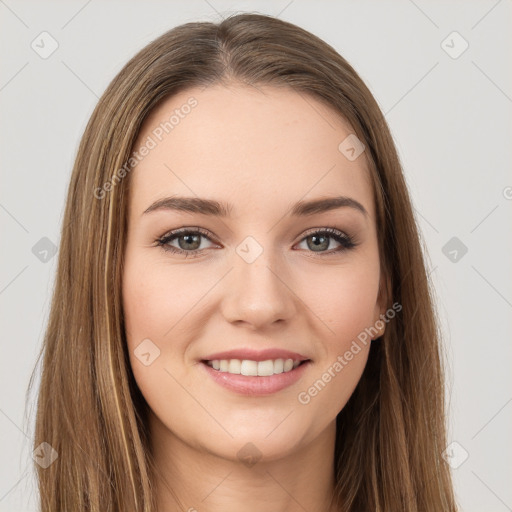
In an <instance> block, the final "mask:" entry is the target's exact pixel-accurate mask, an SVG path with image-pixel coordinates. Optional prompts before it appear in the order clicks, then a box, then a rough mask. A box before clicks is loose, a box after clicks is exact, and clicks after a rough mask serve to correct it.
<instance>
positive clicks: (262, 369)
mask: <svg viewBox="0 0 512 512" xmlns="http://www.w3.org/2000/svg"><path fill="white" fill-rule="evenodd" d="M309 361H310V359H302V360H301V359H292V358H287V359H284V358H277V359H266V360H264V361H255V360H252V359H213V360H208V359H203V360H202V361H201V362H202V363H203V364H205V365H207V366H209V367H210V368H212V369H213V370H215V371H216V372H219V373H228V374H231V375H245V376H247V377H270V376H272V375H279V374H281V373H289V372H291V371H293V370H295V369H296V368H297V367H299V366H301V365H304V364H306V363H307V362H309Z"/></svg>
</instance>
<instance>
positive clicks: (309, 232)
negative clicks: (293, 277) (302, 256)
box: [158, 226, 353, 243]
mask: <svg viewBox="0 0 512 512" xmlns="http://www.w3.org/2000/svg"><path fill="white" fill-rule="evenodd" d="M329 230H334V233H333V232H332V231H329ZM323 232H327V235H329V236H331V237H333V236H334V235H336V234H338V235H339V236H341V237H346V238H348V239H352V238H353V237H352V236H351V235H349V234H348V233H346V232H345V231H343V230H341V229H339V228H333V227H330V226H323V227H313V228H309V229H308V230H306V231H305V232H304V233H303V234H302V237H301V238H300V240H299V242H302V240H304V238H306V237H307V236H309V235H312V234H315V233H323ZM187 233H193V234H199V235H201V236H204V237H205V238H208V239H209V240H210V242H213V243H216V242H215V237H213V236H211V233H210V231H209V230H206V229H204V228H199V227H190V228H189V227H187V228H178V229H175V230H171V231H168V232H167V233H165V234H164V235H162V236H161V237H159V238H158V240H159V241H161V240H166V239H173V238H177V237H179V236H180V235H182V234H187ZM168 241H169V240H167V242H168Z"/></svg>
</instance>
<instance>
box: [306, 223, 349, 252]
mask: <svg viewBox="0 0 512 512" xmlns="http://www.w3.org/2000/svg"><path fill="white" fill-rule="evenodd" d="M331 240H335V241H336V242H338V243H339V244H340V247H338V248H337V249H334V250H331V251H328V252H327V251H325V250H324V249H328V248H329V246H330V245H331V244H330V242H331ZM303 242H306V245H307V248H308V249H311V252H316V253H320V254H321V255H322V256H323V255H325V256H328V255H332V254H334V253H339V252H343V251H346V250H348V249H352V247H355V246H356V245H357V244H356V243H355V241H354V240H353V239H352V238H351V237H350V236H348V235H346V234H345V233H343V232H342V231H338V230H337V229H334V228H324V229H322V230H316V231H312V232H309V234H307V235H306V237H305V238H303V239H302V240H301V243H303Z"/></svg>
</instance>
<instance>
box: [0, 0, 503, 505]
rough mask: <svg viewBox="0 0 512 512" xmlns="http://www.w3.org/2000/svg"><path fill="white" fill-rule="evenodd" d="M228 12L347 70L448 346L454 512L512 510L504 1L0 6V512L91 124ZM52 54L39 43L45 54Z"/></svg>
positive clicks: (13, 487)
mask: <svg viewBox="0 0 512 512" xmlns="http://www.w3.org/2000/svg"><path fill="white" fill-rule="evenodd" d="M233 11H257V12H263V13H268V14H273V15H279V17H280V18H281V19H284V20H287V21H291V22H292V23H296V24H298V25H299V26H302V27H304V28H305V29H307V30H309V31H311V32H313V33H315V34H316V35H318V36H320V37H321V38H323V39H324V40H325V41H327V42H328V43H330V44H331V45H332V46H334V47H335V48H336V49H337V50H338V51H339V52H340V53H341V54H342V55H343V56H344V57H345V58H346V59H347V60H348V61H349V62H350V63H351V64H352V65H353V66H354V67H355V69H356V70H357V71H358V72H359V73H360V75H361V77H362V78H363V80H365V81H366V83H367V84H368V86H369V88H370V90H371V91H372V93H373V94H374V95H375V97H376V99H377V101H378V102H379V105H380V106H381V108H382V109H383V111H384V112H385V114H386V118H387V120H388V122H389V124H390V127H391V130H392V132H393V136H394V137H395V140H396V144H397V147H398V150H399V153H400V157H401V159H402V162H403V165H404V169H405V173H406V179H407V182H408V184H409V187H410V191H411V194H412V198H413V202H414V205H415V208H416V213H417V216H418V222H419V225H420V228H421V232H422V236H423V240H424V244H425V250H426V251H427V253H428V261H429V268H430V271H431V275H432V277H433V280H434V283H435V288H436V293H437V302H438V308H439V314H440V317H441V320H442V328H443V331H444V334H445V342H446V349H447V357H448V361H447V362H448V366H449V379H448V382H447V390H446V393H447V397H448V400H449V406H450V434H449V438H450V441H451V442H455V443H456V444H454V445H452V446H451V449H450V450H449V451H448V452H447V457H448V459H449V460H450V463H451V464H452V465H453V467H454V471H453V474H454V479H455V485H456V492H457V496H458V500H459V502H460V505H461V509H462V510H464V511H468V512H473V511H475V512H477V511H478V512H482V511H485V512H493V511H496V512H503V511H506V510H512V487H511V486H510V481H512V480H511V477H512V475H511V468H510V459H511V455H512V441H511V437H510V426H511V423H512V404H511V401H512V386H511V381H510V356H511V352H512V347H511V343H510V339H511V332H512V329H511V327H512V315H511V313H512V279H511V268H510V259H511V258H510V254H511V252H512V251H511V246H512V238H511V236H510V234H511V230H510V228H511V210H512V175H511V173H510V164H511V161H512V158H511V152H512V150H511V146H512V144H511V142H512V138H511V135H512V133H511V132H512V126H511V115H510V114H511V110H512V99H511V98H512V71H511V67H510V63H511V62H512V55H511V54H512V35H511V34H512V31H511V30H510V28H511V26H512V23H511V22H512V5H511V1H510V0H499V1H496V0H492V1H479V2H475V1H464V2H462V1H459V2H455V1H452V2H440V1H438V2H433V1H429V2H427V1H426V0H421V1H420V0H415V1H413V0H400V1H399V0H397V1H393V2H390V1H387V2H384V1H379V2H376V1H373V2H368V1H358V2H355V1H339V2H336V3H334V2H318V1H316V2H311V1H310V2H304V1H300V0H292V1H291V2H290V0H284V1H278V2H273V3H271V2H256V1H245V2H241V1H239V2H228V1H222V0H208V1H206V0H196V1H190V2H180V3H178V2H172V1H167V2H156V1H145V2H142V1H131V2H126V1H125V2H114V1H108V2H107V1H103V2H100V1H99V0H92V1H80V2H75V1H66V2H64V1H63V2H36V1H31V2H21V1H14V0H0V34H1V37H2V46H1V49H0V51H1V59H2V66H1V75H0V109H1V123H0V129H1V137H0V144H1V164H2V165H1V189H0V225H1V238H0V239H1V243H2V264H1V265H0V308H1V312H2V315H1V322H2V324H1V332H2V352H1V354H2V355H1V358H0V393H1V395H0V433H1V436H0V450H1V464H0V511H9V512H12V511H22V510H23V511H25V510H26V511H34V510H36V509H37V502H36V492H35V479H34V475H33V473H32V469H31V456H32V451H31V445H30V437H31V435H32V431H33V413H34V412H35V409H34V407H33V405H34V403H35V402H34V399H35V395H34V394H32V395H31V396H30V397H29V403H28V406H27V414H28V416H25V415H24V413H25V390H26V387H27V384H28V378H29V375H30V372H31V371H32V368H33V365H34V363H35V357H36V354H37V351H38V350H39V347H40V343H41V340H42V335H43V332H44V326H45V322H46V319H47V314H48V307H49V301H50V292H51V289H52V285H53V278H54V275H55V265H56V260H57V258H56V257H52V252H51V247H52V245H51V244H54V245H55V246H56V247H57V246H58V244H59V229H60V224H61V220H62V212H63V207H64V199H65V193H66V189H67V184H68V180H69V176H70V171H71V167H72V164H73V159H74V156H75V153H76V150H77V146H78V142H79V139H80V136H81V134H82V132H83V129H84V128H85V125H86V122H87V120H88V118H89V116H90V114H91V113H92V110H93V108H94V106H95V104H96V102H97V99H98V97H99V96H100V94H101V93H102V92H103V90H104V89H105V87H106V86H107V84H108V83H109V82H110V80H111V79H112V78H113V77H114V75H115V74H116V73H117V72H118V71H119V70H120V69H121V67H122V66H123V65H124V64H125V63H126V61H127V60H128V59H129V58H130V57H131V56H132V55H133V54H134V53H135V52H136V51H138V50H139V49H140V48H141V47H142V46H144V45H145V44H146V43H148V42H149V41H151V40H152V39H154V38H155V37H157V36H159V35H160V34H161V33H163V32H164V31H166V30H168V29H170V28H172V27H173V26H175V25H178V24H181V23H185V22H188V21H195V20H209V21H218V20H219V19H220V16H221V15H223V16H226V15H227V14H230V13H231V12H233ZM43 31H47V32H49V33H50V34H51V37H52V38H53V39H55V41H57V43H58V48H57V50H56V51H55V52H54V53H53V54H52V55H50V56H49V57H48V58H46V59H43V58H42V57H41V56H40V54H39V53H37V52H36V51H35V50H34V49H33V48H32V47H31V44H32V42H33V41H35V43H34V45H36V44H38V45H39V47H41V46H42V45H43V43H41V37H43V36H39V35H40V34H41V32H43ZM453 31H456V32H458V33H459V34H460V35H461V37H462V38H463V39H464V40H465V41H467V43H468V44H469V47H468V49H467V50H466V51H465V52H464V53H462V54H461V55H458V56H457V58H453V56H455V54H456V53H459V51H460V50H461V49H463V46H462V45H463V40H462V39H460V38H459V39H457V36H453V35H451V36H450V34H452V32H453ZM448 36H450V37H448ZM46 37H47V36H46ZM447 37H448V39H447ZM445 40H446V42H445V43H443V41H445ZM50 44H51V41H50V39H46V40H45V43H44V47H45V49H46V50H48V49H49V48H50V47H51V46H50ZM39 51H40V52H41V51H42V49H39ZM450 52H451V53H452V56H450V55H449V53H450ZM45 237H46V238H47V239H48V240H46V239H44V238H45ZM453 237H456V239H455V240H452V238H453ZM41 239H44V240H42V241H41ZM447 244H448V245H447ZM461 244H464V246H465V247H467V253H465V254H463V251H462V250H461V248H462V247H463V246H462V245H461ZM34 247H35V248H34ZM453 250H455V251H457V254H456V256H455V253H454V252H453ZM45 251H47V252H45ZM454 258H455V261H454ZM77 277H78V276H77ZM37 382H38V381H36V383H37ZM506 434H508V435H506ZM466 457H467V458H466Z"/></svg>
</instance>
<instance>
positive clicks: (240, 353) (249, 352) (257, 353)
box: [203, 348, 309, 361]
mask: <svg viewBox="0 0 512 512" xmlns="http://www.w3.org/2000/svg"><path fill="white" fill-rule="evenodd" d="M216 359H217V360H220V359H240V360H243V359H248V360H250V361H267V360H269V359H293V360H294V361H307V360H309V357H306V356H303V355H302V354H299V353H298V352H290V351H289V350H283V349H280V348H268V349H265V350H255V349H250V348H235V349H233V350H226V351H224V352H216V353H215V354H210V355H209V356H206V357H205V358H204V359H203V361H214V360H216Z"/></svg>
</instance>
